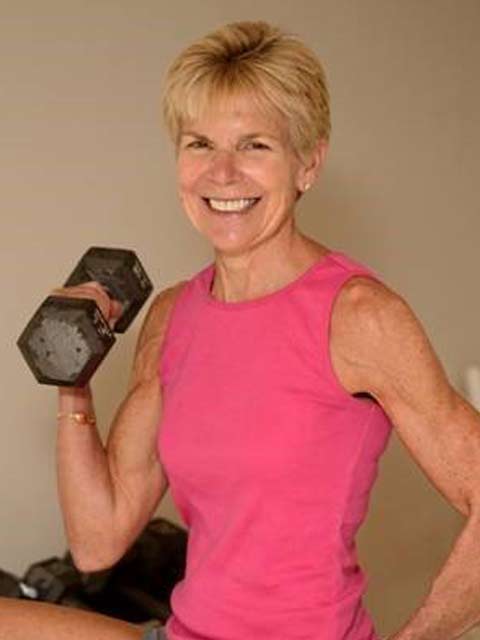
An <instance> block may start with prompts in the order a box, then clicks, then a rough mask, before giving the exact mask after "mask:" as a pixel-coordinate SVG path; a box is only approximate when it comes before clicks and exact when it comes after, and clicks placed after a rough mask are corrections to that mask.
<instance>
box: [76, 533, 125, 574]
mask: <svg viewBox="0 0 480 640" xmlns="http://www.w3.org/2000/svg"><path fill="white" fill-rule="evenodd" d="M92 542H93V544H88V543H80V544H79V543H78V542H77V543H76V544H73V543H71V544H70V554H71V556H72V561H73V564H74V565H75V566H76V568H77V569H78V570H79V571H80V572H82V573H95V572H97V571H105V570H107V569H110V568H111V567H113V566H114V565H115V564H116V563H117V562H118V561H119V560H120V559H121V558H122V557H123V555H124V552H125V549H123V548H120V547H119V546H118V545H115V544H113V543H111V544H106V543H104V544H99V543H98V541H95V540H94V541H92Z"/></svg>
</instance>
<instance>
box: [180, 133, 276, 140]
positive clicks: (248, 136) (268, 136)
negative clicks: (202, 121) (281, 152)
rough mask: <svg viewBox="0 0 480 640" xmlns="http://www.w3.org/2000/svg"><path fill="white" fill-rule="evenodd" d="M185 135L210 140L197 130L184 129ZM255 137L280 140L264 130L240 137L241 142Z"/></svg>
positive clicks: (183, 134) (182, 135)
mask: <svg viewBox="0 0 480 640" xmlns="http://www.w3.org/2000/svg"><path fill="white" fill-rule="evenodd" d="M184 136H192V137H194V138H200V139H201V140H209V138H208V136H206V135H204V134H203V133H198V132H197V131H193V130H188V131H182V133H181V134H180V137H181V138H183V137H184ZM253 138H270V139H271V140H278V138H277V137H276V136H274V135H272V134H270V133H265V132H262V131H258V132H254V133H247V134H245V135H243V136H241V137H240V142H245V141H246V140H251V139H253Z"/></svg>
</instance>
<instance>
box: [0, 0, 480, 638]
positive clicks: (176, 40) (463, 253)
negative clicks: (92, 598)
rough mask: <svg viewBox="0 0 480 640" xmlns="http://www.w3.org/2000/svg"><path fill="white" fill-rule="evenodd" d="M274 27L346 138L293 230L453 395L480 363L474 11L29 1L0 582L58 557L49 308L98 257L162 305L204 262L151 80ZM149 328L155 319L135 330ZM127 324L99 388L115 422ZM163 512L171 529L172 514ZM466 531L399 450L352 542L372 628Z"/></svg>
mask: <svg viewBox="0 0 480 640" xmlns="http://www.w3.org/2000/svg"><path fill="white" fill-rule="evenodd" d="M252 18H253V19H256V18H265V19H270V20H272V21H274V22H276V23H278V24H280V25H284V26H287V27H290V28H291V29H293V30H295V31H297V32H298V33H300V34H301V35H302V36H303V37H304V38H305V40H306V41H307V42H308V43H310V45H312V46H313V47H314V48H315V49H316V51H317V52H318V53H319V54H320V55H321V56H322V58H323V59H324V61H325V65H326V67H327V70H328V75H329V78H330V85H331V92H332V107H333V137H332V145H331V151H330V156H329V162H328V166H327V169H326V171H325V174H324V176H323V180H322V184H321V185H319V186H318V187H317V188H316V189H315V190H313V191H312V192H311V193H309V194H308V196H307V197H306V198H305V200H304V202H303V203H302V211H301V213H300V225H301V227H302V228H303V230H304V231H306V232H307V233H310V234H311V235H313V236H314V237H316V238H317V239H318V240H320V241H322V242H324V243H326V244H327V245H329V246H331V247H335V248H337V249H341V250H343V251H345V252H347V253H350V255H352V256H353V257H356V258H358V259H359V260H362V261H364V262H366V263H367V264H370V265H371V266H372V267H373V268H375V269H377V270H378V271H379V272H380V273H381V274H382V275H383V277H384V279H385V280H386V281H387V282H388V283H390V285H391V286H392V287H394V288H395V289H397V290H398V291H399V292H401V293H402V294H403V295H404V297H405V298H406V299H407V300H408V301H409V302H410V304H411V305H412V307H413V308H414V310H415V311H416V313H417V315H418V317H419V318H420V319H421V321H422V322H423V324H424V326H425V328H426V329H427V332H428V333H429V335H430V337H431V340H432V342H433V344H434V346H435V348H436V350H437V352H438V354H439V356H440V357H441V359H442V361H443V362H444V364H445V367H446V369H447V371H448V374H449V376H450V378H451V380H452V383H453V384H454V385H455V386H457V387H458V388H459V389H461V384H462V373H463V371H464V369H465V366H466V365H467V364H468V363H470V362H475V361H480V344H479V337H478V335H479V334H478V325H479V318H480V303H479V300H478V295H477V292H478V286H477V274H478V272H479V269H478V264H477V262H476V258H477V257H478V255H477V244H478V238H479V237H480V221H479V216H478V213H479V210H478V209H479V204H478V182H479V178H480V174H479V169H478V167H479V165H478V150H479V149H480V127H479V124H480V120H479V113H480V88H479V80H478V63H479V61H480V40H479V38H478V24H479V21H480V3H479V2H478V0H459V1H458V2H454V1H453V0H448V1H447V0H424V1H422V2H418V1H416V0H415V1H414V0H395V1H393V0H362V1H361V2H360V1H358V2H356V1H355V0H350V1H345V0H341V1H338V0H337V1H334V0H310V1H308V0H296V1H295V2H289V1H287V2H281V3H279V2H276V0H266V1H263V2H258V0H255V1H253V0H243V1H242V2H241V3H230V4H227V3H225V2H222V1H221V0H218V1H217V2H214V1H213V0H203V1H202V2H194V1H193V0H190V1H189V0H176V2H168V3H167V2H162V1H160V0H158V1H153V0H139V1H137V2H133V1H127V0H115V1H113V0H110V1H108V0H105V1H103V2H92V1H85V2H64V1H60V0H44V1H43V2H41V3H40V2H36V1H34V0H30V1H28V0H27V1H26V2H23V3H4V6H3V7H2V19H1V23H0V42H1V45H0V46H1V51H2V54H1V56H0V77H1V83H0V96H1V107H0V108H1V118H0V140H1V144H0V155H1V158H0V162H1V166H2V171H1V172H0V181H1V184H0V187H1V194H2V218H1V235H0V242H1V254H0V273H1V274H2V300H3V304H2V314H1V316H0V322H1V331H2V336H3V341H2V344H1V357H2V368H1V376H2V379H1V382H2V384H1V386H0V404H1V407H2V428H1V430H0V486H1V491H2V502H1V516H0V517H1V519H2V527H1V529H0V567H2V568H4V569H8V570H11V571H15V572H18V573H21V572H23V571H24V569H25V568H26V567H27V566H28V565H29V564H30V563H31V562H33V561H35V560H38V559H41V558H45V557H47V556H48V555H53V554H58V553H61V552H63V550H64V547H65V540H64V537H63V532H62V527H61V520H60V513H59V509H58V506H57V500H56V489H55V471H54V438H55V420H54V415H55V391H54V389H51V388H47V387H42V386H40V385H37V384H36V383H35V382H34V380H33V378H32V376H31V374H30V372H29V371H28V370H27V368H26V366H25V364H24V362H23V360H22V359H21V357H20V355H19V352H18V351H17V348H16V346H15V341H16V338H17V337H18V335H19V333H20V331H21V329H22V328H23V326H24V324H25V323H26V321H27V319H28V318H29V316H30V315H31V313H32V312H33V311H34V309H35V308H36V306H37V305H38V304H39V303H40V302H41V301H42V299H43V298H44V297H45V295H46V294H47V292H48V291H49V289H50V288H52V287H53V286H56V285H57V284H60V283H61V282H62V281H63V280H64V278H65V277H66V275H67V274H68V273H69V271H70V269H71V268H72V267H73V265H74V263H75V262H76V260H77V258H78V256H79V255H80V254H81V253H82V252H83V251H84V250H85V249H86V248H87V247H88V246H90V245H93V244H99V245H102V244H105V245H109V246H126V247H132V248H135V249H137V250H138V252H139V254H140V256H141V258H142V260H143V262H144V264H145V266H146V268H147V269H148V271H149V273H150V275H151V276H152V278H153V279H154V280H155V283H156V287H157V288H158V289H161V288H162V287H164V286H166V285H168V284H170V283H173V282H176V281H178V280H179V279H181V278H184V277H186V276H188V275H190V274H193V273H194V272H196V271H198V270H199V269H200V268H201V267H202V266H203V265H204V264H205V263H206V262H207V261H209V260H210V258H211V252H210V248H209V247H208V246H207V245H206V243H205V242H204V241H203V240H202V239H201V238H198V237H197V236H196V234H195V232H194V230H193V229H191V228H190V226H189V223H188V222H187V221H186V219H185V218H184V217H183V214H182V213H181V211H180V208H179V205H178V203H177V201H176V197H175V188H174V183H173V175H174V166H173V158H172V154H171V151H170V149H169V146H168V144H167V141H166V138H165V136H164V134H163V133H162V132H161V130H160V129H159V125H158V109H157V107H158V93H159V83H160V78H161V76H162V74H163V72H164V70H165V68H166V65H167V63H168V62H169V61H170V60H171V59H172V56H173V55H174V54H175V53H176V52H177V51H178V50H179V49H180V48H181V47H182V46H183V45H185V44H186V43H188V42H189V41H190V40H191V39H192V38H194V37H197V36H198V35H200V34H202V33H204V32H205V31H206V30H209V29H211V28H213V27H215V26H216V25H218V24H220V23H222V22H225V21H227V20H232V19H252ZM142 315H143V314H142ZM138 326H139V321H137V322H136V324H135V328H133V329H132V330H131V331H130V333H129V334H127V335H126V336H124V337H123V338H122V340H121V342H119V343H118V344H117V345H116V347H115V348H114V351H113V353H111V355H110V356H109V359H108V361H107V362H106V363H105V364H104V366H103V367H102V369H101V371H100V372H99V373H98V374H97V376H96V377H95V382H94V390H95V394H96V401H97V408H98V414H99V416H100V420H101V423H102V424H103V425H107V423H108V421H109V419H110V418H111V416H112V412H113V411H114V409H115V407H116V405H117V403H118V402H119V401H120V399H121V398H122V394H123V392H124V389H125V383H126V379H127V372H128V367H129V362H130V359H131V355H132V348H133V344H134V341H135V337H136V334H137V331H138ZM162 512H164V513H167V514H171V513H172V507H171V504H170V502H169V501H168V500H167V501H166V503H165V505H163V506H162ZM459 526H460V521H459V518H458V517H457V516H456V515H455V513H454V512H453V510H452V509H451V508H450V507H449V506H448V505H447V504H446V503H445V502H444V501H443V500H442V499H441V498H440V497H439V496H438V494H436V492H435V491H434V490H433V489H432V488H431V485H430V484H429V483H428V481H427V480H426V479H425V478H424V476H423V475H422V473H421V472H420V471H419V470H418V468H417V467H416V465H415V464H414V462H413V461H412V460H411V459H410V458H409V456H408V455H407V454H406V452H405V450H404V449H403V447H402V446H401V445H400V444H399V443H398V441H397V439H396V438H393V439H392V441H391V445H390V447H389V450H388V452H387V454H386V455H385V458H384V459H383V464H382V467H381V474H380V477H379V480H378V484H377V486H376V490H375V493H374V497H373V500H372V507H371V512H370V517H369V520H368V523H367V524H366V525H365V527H364V528H363V530H362V532H361V536H360V548H361V557H362V559H363V562H364V565H365V567H366V569H367V571H368V572H369V575H370V592H369V596H368V604H369V606H370V608H371V611H372V613H373V615H374V617H375V620H376V621H377V624H378V627H379V629H380V631H381V632H383V633H385V632H387V631H391V630H392V629H394V628H396V627H397V626H398V625H400V623H401V622H403V621H404V620H405V619H406V616H407V615H408V613H409V612H411V611H412V609H413V608H414V607H415V606H416V604H418V603H419V598H420V597H421V595H422V594H423V593H424V592H425V589H426V588H427V586H428V582H429V580H430V579H431V576H432V575H433V573H434V572H435V571H436V570H437V569H438V568H439V566H440V564H441V562H442V560H443V559H444V558H445V555H446V553H447V551H448V548H449V545H450V543H451V541H452V540H453V538H454V536H455V534H456V532H457V531H458V530H459Z"/></svg>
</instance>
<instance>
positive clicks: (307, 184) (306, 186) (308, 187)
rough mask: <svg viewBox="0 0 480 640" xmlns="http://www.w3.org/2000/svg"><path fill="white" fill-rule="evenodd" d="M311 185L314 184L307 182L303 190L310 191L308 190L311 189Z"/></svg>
mask: <svg viewBox="0 0 480 640" xmlns="http://www.w3.org/2000/svg"><path fill="white" fill-rule="evenodd" d="M311 186H312V185H311V184H310V183H309V182H307V183H306V185H305V186H304V187H303V190H304V191H308V190H309V189H310V187H311Z"/></svg>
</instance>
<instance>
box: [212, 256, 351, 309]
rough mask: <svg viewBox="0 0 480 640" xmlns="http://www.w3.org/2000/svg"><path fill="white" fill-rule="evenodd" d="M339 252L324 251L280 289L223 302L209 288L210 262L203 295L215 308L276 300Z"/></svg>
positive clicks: (230, 307) (228, 307) (240, 306)
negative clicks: (249, 297)
mask: <svg viewBox="0 0 480 640" xmlns="http://www.w3.org/2000/svg"><path fill="white" fill-rule="evenodd" d="M341 254H342V252H341V251H336V250H334V249H332V250H330V251H327V253H324V254H323V256H321V257H320V258H318V259H317V260H316V261H315V262H314V263H313V264H311V265H310V266H309V267H308V268H307V269H306V270H305V271H304V272H303V273H301V274H300V275H298V276H297V277H296V278H295V279H294V280H292V281H291V282H289V283H287V284H286V285H284V286H283V287H280V289H277V290H276V291H272V292H270V293H266V294H264V295H263V296H258V297H257V298H252V299H251V300H239V301H237V302H224V301H223V300H217V298H214V297H213V296H212V294H211V291H210V289H211V286H212V283H213V279H214V277H215V263H214V262H212V263H211V264H210V265H208V267H207V268H206V269H205V275H204V278H203V282H202V293H203V297H204V299H205V300H206V302H207V303H208V304H209V305H211V306H213V307H217V309H229V310H236V309H246V308H249V307H254V306H257V305H261V304H265V303H267V302H270V301H273V300H277V299H279V298H281V297H283V296H285V295H286V294H288V293H290V292H291V291H292V290H293V289H295V288H296V287H298V286H299V285H300V284H301V283H303V282H304V281H305V280H306V279H307V278H308V277H309V276H310V275H311V274H313V273H314V272H316V271H317V270H318V269H321V268H323V267H325V266H327V265H328V263H329V262H330V261H331V260H332V259H333V258H335V257H336V256H339V255H341Z"/></svg>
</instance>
